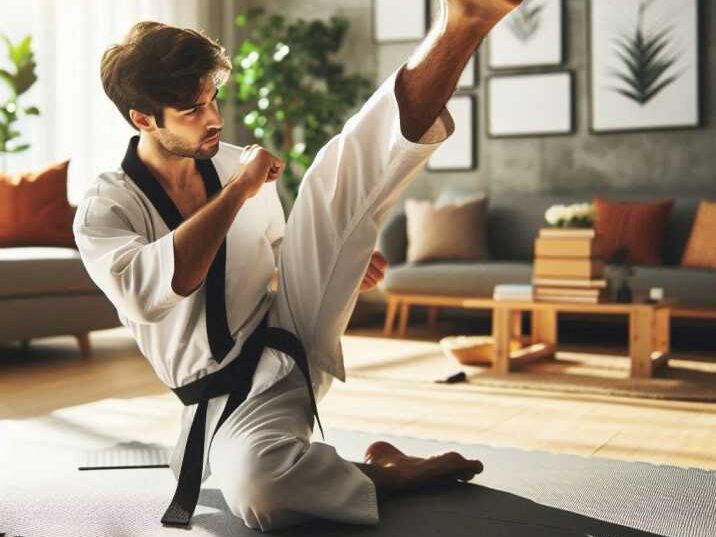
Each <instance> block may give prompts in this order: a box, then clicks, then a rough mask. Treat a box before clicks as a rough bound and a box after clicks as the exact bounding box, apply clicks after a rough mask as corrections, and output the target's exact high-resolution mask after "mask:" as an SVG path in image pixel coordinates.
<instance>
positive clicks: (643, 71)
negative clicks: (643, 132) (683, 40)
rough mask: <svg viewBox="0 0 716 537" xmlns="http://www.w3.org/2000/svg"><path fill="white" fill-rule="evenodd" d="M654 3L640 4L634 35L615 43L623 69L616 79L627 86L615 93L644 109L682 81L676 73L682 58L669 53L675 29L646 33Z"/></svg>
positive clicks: (615, 40) (626, 36) (643, 1)
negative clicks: (673, 84)
mask: <svg viewBox="0 0 716 537" xmlns="http://www.w3.org/2000/svg"><path fill="white" fill-rule="evenodd" d="M652 1H653V0H642V1H641V2H639V8H638V12H637V24H636V28H635V29H634V33H633V34H623V35H621V36H619V37H617V38H615V39H614V42H615V48H616V53H617V56H619V59H620V60H621V62H622V69H621V70H619V71H617V70H614V71H613V76H614V77H615V78H617V79H618V80H620V81H621V82H623V84H624V86H615V87H613V88H612V89H613V90H614V91H616V92H618V93H620V94H621V95H624V96H625V97H627V98H628V99H631V100H633V101H635V102H637V103H639V104H640V105H645V104H647V103H648V102H649V101H650V100H651V99H653V98H654V97H655V96H656V95H658V94H659V92H661V91H662V90H664V89H665V88H667V87H668V86H669V85H671V84H672V83H673V82H674V81H675V80H676V79H677V78H678V76H677V74H675V73H673V70H672V67H673V66H674V65H675V64H676V62H677V60H678V56H677V55H676V54H674V53H670V52H669V45H670V33H671V28H668V27H666V28H662V29H661V30H659V31H652V32H646V31H645V30H644V14H645V12H646V10H647V8H648V7H649V5H650V4H651V3H652ZM670 73H671V74H670Z"/></svg>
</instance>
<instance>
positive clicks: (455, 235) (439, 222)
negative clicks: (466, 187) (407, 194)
mask: <svg viewBox="0 0 716 537" xmlns="http://www.w3.org/2000/svg"><path fill="white" fill-rule="evenodd" d="M405 216H406V219H407V232H408V252H407V259H408V262H411V263H415V262H419V261H446V260H464V261H468V260H469V261H476V260H480V259H487V257H488V253H487V229H486V227H487V226H486V224H487V197H486V196H479V197H473V198H470V199H467V200H464V201H461V202H455V203H447V204H444V205H434V204H433V203H431V202H430V201H421V200H414V199H409V200H406V202H405Z"/></svg>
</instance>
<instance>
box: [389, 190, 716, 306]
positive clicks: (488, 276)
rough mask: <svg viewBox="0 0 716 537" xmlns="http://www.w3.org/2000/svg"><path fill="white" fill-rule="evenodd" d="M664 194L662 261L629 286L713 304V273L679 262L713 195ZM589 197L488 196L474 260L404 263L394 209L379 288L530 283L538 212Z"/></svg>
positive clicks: (444, 291)
mask: <svg viewBox="0 0 716 537" xmlns="http://www.w3.org/2000/svg"><path fill="white" fill-rule="evenodd" d="M615 197H617V196H615ZM664 197H671V198H673V199H674V207H673V209H672V212H671V215H670V218H669V222H668V224H667V229H666V233H665V237H664V244H663V259H664V265H663V266H659V267H636V269H635V275H634V277H633V278H632V285H633V289H634V291H635V293H636V294H638V295H647V294H648V291H649V289H650V288H652V287H662V288H663V289H664V292H665V296H666V298H668V299H670V300H676V301H678V302H679V303H680V304H684V305H687V306H701V307H712V308H716V271H713V270H697V269H686V268H681V267H680V266H679V263H680V261H681V256H682V253H683V251H684V248H685V246H686V242H687V240H688V237H689V233H690V231H691V226H692V224H693V220H694V216H695V212H696V208H697V207H698V203H699V200H700V199H701V198H703V197H706V198H707V199H716V193H714V194H713V195H710V196H708V195H707V196H701V197H698V196H666V195H664V196H659V198H660V199H663V198H664ZM591 199H592V195H591V194H581V195H569V196H558V195H520V194H511V195H500V196H495V197H491V198H490V199H489V208H488V222H487V233H488V248H489V251H490V260H489V261H480V262H439V263H437V262H435V263H418V264H414V263H406V261H405V253H406V249H407V236H406V227H405V224H406V218H405V213H404V212H403V211H402V210H398V211H396V212H394V213H393V214H392V216H391V217H390V218H389V220H388V221H387V222H386V224H385V226H384V227H383V229H382V231H381V234H380V237H379V249H380V251H381V252H382V253H383V254H384V255H385V256H386V257H387V258H388V261H389V263H390V265H389V269H388V271H387V273H386V276H385V280H384V284H383V289H384V291H387V292H395V293H410V294H436V295H455V296H475V297H490V296H492V292H493V289H494V287H495V285H496V284H499V283H530V280H531V277H532V258H533V245H534V239H535V237H536V235H537V232H538V230H539V229H540V228H541V227H544V212H545V211H546V210H547V208H548V207H549V206H551V205H554V204H570V203H578V202H584V201H589V200H591ZM619 199H631V200H633V199H638V200H643V199H649V198H648V197H647V196H644V194H641V195H639V194H627V195H622V196H619ZM607 273H609V269H608V272H607Z"/></svg>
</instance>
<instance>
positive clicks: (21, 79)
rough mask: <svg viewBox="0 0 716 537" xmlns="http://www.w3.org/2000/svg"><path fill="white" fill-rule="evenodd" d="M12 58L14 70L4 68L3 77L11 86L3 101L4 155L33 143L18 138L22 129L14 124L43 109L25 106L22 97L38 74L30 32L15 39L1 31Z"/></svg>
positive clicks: (0, 145) (0, 142) (0, 139)
mask: <svg viewBox="0 0 716 537" xmlns="http://www.w3.org/2000/svg"><path fill="white" fill-rule="evenodd" d="M0 41H2V42H3V44H4V46H5V48H6V50H7V55H8V59H9V61H10V70H8V69H0V81H1V82H2V83H4V85H5V86H6V88H7V90H8V91H7V92H6V94H7V97H6V99H5V100H4V101H0V155H2V154H6V153H19V152H20V151H25V150H26V149H27V148H29V147H30V144H26V143H20V142H18V138H20V135H21V134H20V132H19V131H18V130H17V129H16V128H15V127H14V125H15V123H16V122H17V120H18V119H19V118H20V117H22V116H33V115H34V116H36V115H39V114H40V110H39V109H38V108H37V107H36V106H27V107H24V108H23V107H21V106H20V105H19V104H18V101H19V98H20V96H21V95H23V94H24V93H25V92H27V91H28V90H29V89H30V87H32V85H33V84H34V83H35V82H36V81H37V75H36V74H35V68H36V66H37V64H36V63H35V55H34V53H33V52H32V37H31V36H26V37H24V38H23V39H21V40H20V41H18V42H17V43H13V42H12V41H11V40H10V39H9V38H8V37H7V36H5V35H0Z"/></svg>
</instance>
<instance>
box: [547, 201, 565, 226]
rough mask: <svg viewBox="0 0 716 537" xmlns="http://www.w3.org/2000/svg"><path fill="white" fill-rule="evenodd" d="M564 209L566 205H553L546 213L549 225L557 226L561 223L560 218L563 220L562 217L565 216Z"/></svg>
mask: <svg viewBox="0 0 716 537" xmlns="http://www.w3.org/2000/svg"><path fill="white" fill-rule="evenodd" d="M563 210H564V205H552V206H551V207H550V208H549V209H547V211H546V212H545V213H544V218H545V220H546V221H547V223H548V224H549V225H551V226H556V225H558V224H559V222H560V220H562V218H563V216H562V212H563Z"/></svg>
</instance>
